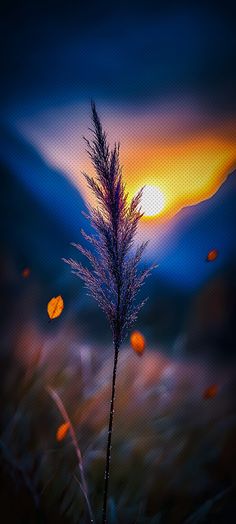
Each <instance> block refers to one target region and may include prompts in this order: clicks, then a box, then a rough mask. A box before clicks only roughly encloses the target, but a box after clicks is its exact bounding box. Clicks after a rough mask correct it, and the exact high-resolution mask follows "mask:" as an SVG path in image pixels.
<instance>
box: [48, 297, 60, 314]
mask: <svg viewBox="0 0 236 524" xmlns="http://www.w3.org/2000/svg"><path fill="white" fill-rule="evenodd" d="M63 309H64V301H63V298H62V296H61V295H58V297H54V298H52V299H51V300H50V301H49V302H48V307H47V311H48V316H49V318H51V319H53V318H57V317H59V316H60V315H61V313H62V311H63Z"/></svg>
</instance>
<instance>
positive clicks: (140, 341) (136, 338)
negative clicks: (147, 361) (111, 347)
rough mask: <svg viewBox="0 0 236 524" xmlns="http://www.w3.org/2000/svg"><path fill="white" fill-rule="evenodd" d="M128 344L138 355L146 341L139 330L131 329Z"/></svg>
mask: <svg viewBox="0 0 236 524" xmlns="http://www.w3.org/2000/svg"><path fill="white" fill-rule="evenodd" d="M130 344H131V347H132V348H133V350H134V351H135V353H137V354H138V355H140V356H141V355H142V354H143V352H144V349H145V346H146V341H145V338H144V336H143V335H142V333H140V331H133V333H132V334H131V336H130Z"/></svg>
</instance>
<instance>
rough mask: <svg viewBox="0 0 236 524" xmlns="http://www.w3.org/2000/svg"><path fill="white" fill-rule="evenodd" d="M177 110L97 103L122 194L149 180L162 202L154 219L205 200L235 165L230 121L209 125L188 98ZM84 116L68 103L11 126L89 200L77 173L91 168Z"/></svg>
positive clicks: (83, 109) (81, 109)
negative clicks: (116, 146) (117, 156)
mask: <svg viewBox="0 0 236 524" xmlns="http://www.w3.org/2000/svg"><path fill="white" fill-rule="evenodd" d="M179 107H180V106H179V105H178V104H174V105H173V103H172V105H171V104H167V103H165V104H162V105H155V107H153V108H149V110H148V111H144V110H142V112H141V111H139V112H138V111H136V112H133V111H131V110H130V109H127V108H116V107H108V106H102V104H98V112H99V114H100V116H101V119H102V123H103V125H104V128H105V130H106V131H107V135H108V139H109V142H110V143H111V144H113V143H114V141H120V145H121V164H122V166H123V175H124V179H125V182H126V184H127V190H128V191H129V193H130V196H132V195H133V194H134V193H135V192H136V191H137V190H138V189H139V188H140V187H141V186H143V185H155V186H157V187H158V188H160V190H161V191H162V192H163V194H164V197H165V207H164V209H163V211H162V212H161V213H160V215H158V219H160V218H161V217H163V218H169V217H171V216H173V215H174V214H175V213H176V212H177V211H178V210H180V209H181V208H182V207H184V206H188V205H192V204H195V203H197V202H200V201H201V200H204V199H206V198H209V197H210V196H212V195H213V194H214V193H215V192H216V191H217V189H218V188H219V187H220V185H221V184H222V182H223V181H224V180H225V178H226V176H227V175H228V174H229V173H230V172H231V171H232V169H233V168H234V167H236V135H235V131H234V125H233V124H234V123H233V122H229V121H226V122H222V120H219V121H217V120H216V121H214V122H213V121H212V119H210V118H209V117H208V116H207V115H203V114H202V113H201V111H200V110H199V108H198V107H197V106H195V105H194V103H193V101H189V100H187V101H185V102H182V103H181V107H180V109H179ZM89 117H90V114H89V108H88V107H87V105H86V106H84V105H80V106H79V105H77V106H70V107H64V108H58V110H57V109H53V110H51V111H46V112H45V113H44V114H43V113H42V112H41V113H40V115H38V116H37V115H36V116H35V117H34V118H33V119H32V120H31V121H27V120H26V119H25V120H24V121H23V122H22V123H21V125H20V126H19V128H20V131H21V132H22V133H23V134H24V136H25V137H26V138H27V139H28V140H29V141H30V142H31V143H33V144H34V145H35V146H36V147H37V149H38V150H39V151H40V152H41V154H42V155H43V156H44V157H45V158H46V160H47V161H48V162H49V163H50V164H51V165H53V166H54V167H56V168H59V169H60V170H62V171H63V172H64V173H65V174H66V175H67V176H68V177H69V178H70V179H71V181H72V182H73V183H74V184H75V185H76V186H77V187H78V189H79V190H80V192H81V193H82V195H83V196H84V198H85V199H86V200H87V201H89V202H90V203H94V201H93V200H91V193H90V192H89V190H88V189H87V187H86V184H85V181H84V178H83V177H82V176H81V171H86V172H87V173H89V174H92V173H93V169H92V167H91V163H90V160H89V159H88V157H87V154H86V151H85V147H86V146H85V143H84V141H83V138H82V137H83V135H85V136H86V137H88V138H89V136H90V132H89V131H87V129H88V127H89V126H90V125H91V124H90V121H89ZM146 220H149V221H151V220H152V221H153V220H155V218H149V219H146Z"/></svg>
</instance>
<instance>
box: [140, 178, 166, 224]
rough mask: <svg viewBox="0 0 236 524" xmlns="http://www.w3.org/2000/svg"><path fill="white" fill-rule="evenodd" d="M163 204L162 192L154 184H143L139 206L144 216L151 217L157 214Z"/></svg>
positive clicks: (162, 207)
mask: <svg viewBox="0 0 236 524" xmlns="http://www.w3.org/2000/svg"><path fill="white" fill-rule="evenodd" d="M164 205H165V197H164V194H163V192H162V191H161V190H160V189H159V188H158V187H156V186H149V185H148V186H145V187H144V189H143V194H142V199H141V208H142V212H143V213H144V216H147V217H152V216H155V215H158V213H160V212H161V211H162V210H163V209H164Z"/></svg>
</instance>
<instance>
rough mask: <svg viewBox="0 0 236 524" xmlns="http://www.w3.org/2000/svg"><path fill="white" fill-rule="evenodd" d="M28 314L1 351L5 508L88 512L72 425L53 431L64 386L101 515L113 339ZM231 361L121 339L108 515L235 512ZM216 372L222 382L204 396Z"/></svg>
mask: <svg viewBox="0 0 236 524" xmlns="http://www.w3.org/2000/svg"><path fill="white" fill-rule="evenodd" d="M53 322H54V321H52V323H50V325H49V328H50V329H49V330H45V331H43V330H42V329H41V328H39V327H38V326H37V325H36V324H35V323H33V321H32V322H31V323H26V324H22V326H21V329H18V332H17V337H16V336H14V334H13V333H12V334H11V335H9V338H8V344H9V345H10V346H11V353H10V354H9V353H8V352H4V351H2V353H1V377H0V378H1V406H0V407H1V435H0V457H1V494H0V500H1V508H2V512H3V514H4V515H6V516H7V522H9V524H11V523H17V524H18V523H22V524H28V523H34V522H35V523H38V522H39V523H47V522H50V523H51V522H55V523H57V522H58V523H61V522H62V523H68V524H71V523H72V524H73V523H83V522H84V523H86V522H88V513H87V509H86V504H85V501H84V497H83V494H82V492H81V490H80V486H79V480H80V473H79V468H78V463H77V457H76V454H75V450H74V447H73V444H72V442H71V438H70V435H69V433H68V434H67V435H66V436H65V438H64V439H63V440H62V441H58V439H57V430H58V427H59V426H60V425H61V424H62V423H63V419H62V417H61V414H60V413H59V412H58V410H57V407H56V405H55V404H54V403H53V401H52V399H51V397H50V396H49V394H48V392H47V391H46V388H47V387H48V386H50V387H53V388H54V389H55V390H56V391H58V393H59V394H60V397H61V399H62V400H63V403H64V405H65V407H66V409H67V411H68V413H69V416H70V418H71V421H72V423H73V427H74V429H75V432H76V436H77V439H78V443H79V446H80V449H81V453H82V455H83V461H84V469H85V474H86V478H87V482H88V487H89V497H90V501H91V505H92V507H93V510H94V512H95V517H96V522H97V523H99V522H100V518H101V502H102V491H103V476H104V463H105V444H106V430H107V418H108V407H109V397H110V377H111V372H112V351H110V350H109V348H100V347H94V346H93V347H90V346H89V345H86V346H85V345H84V344H83V343H82V342H80V341H79V334H78V333H77V332H76V330H75V329H72V327H71V326H70V325H68V324H67V323H66V322H65V324H63V323H62V321H61V320H59V322H58V321H55V322H58V323H57V324H55V325H54V324H53ZM233 371H234V370H233V368H232V367H231V368H229V367H228V368H227V367H226V366H225V367H223V366H222V364H221V366H219V367H216V366H213V365H212V364H211V366H210V365H209V364H206V363H204V362H203V361H196V360H194V361H193V360H191V361H186V360H185V361H183V360H182V361H180V360H179V361H177V360H174V359H173V358H170V357H167V356H165V355H164V354H162V353H160V352H157V351H155V348H153V349H152V348H150V347H148V346H147V348H146V351H145V352H144V354H143V355H142V356H141V357H140V356H138V355H136V354H135V353H134V352H133V350H132V349H131V347H128V346H127V347H123V348H122V350H121V353H120V359H119V366H118V384H117V396H116V419H115V427H114V438H113V446H112V471H111V484H110V499H109V512H110V521H109V522H110V524H119V523H124V524H126V523H127V524H136V523H137V524H146V523H149V522H150V523H153V524H154V523H161V524H180V523H184V522H186V524H187V523H189V524H190V523H192V522H193V523H194V522H214V523H217V522H218V523H219V522H222V523H223V522H229V519H230V517H229V515H230V514H231V513H232V514H233V511H235V509H236V508H235V504H234V499H235V494H236V493H235V467H236V450H235V438H236V412H235V390H236V388H235V384H236V381H235V376H234V373H233ZM211 384H217V388H218V389H217V393H216V395H214V396H213V398H212V397H210V398H209V397H207V398H206V397H205V396H204V392H205V390H206V388H208V387H210V386H211Z"/></svg>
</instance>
